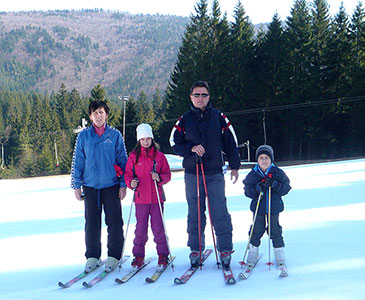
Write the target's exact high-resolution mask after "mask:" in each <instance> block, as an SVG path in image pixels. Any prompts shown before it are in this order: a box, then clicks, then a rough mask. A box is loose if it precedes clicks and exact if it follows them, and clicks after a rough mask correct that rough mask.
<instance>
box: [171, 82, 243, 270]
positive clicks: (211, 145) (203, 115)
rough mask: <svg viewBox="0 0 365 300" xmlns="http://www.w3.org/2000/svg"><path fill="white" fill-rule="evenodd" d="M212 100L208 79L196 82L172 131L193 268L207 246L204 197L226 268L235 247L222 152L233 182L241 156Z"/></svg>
mask: <svg viewBox="0 0 365 300" xmlns="http://www.w3.org/2000/svg"><path fill="white" fill-rule="evenodd" d="M209 99H210V95H209V86H208V83H207V82H205V81H198V82H196V83H194V84H193V86H192V87H191V89H190V100H191V102H192V106H191V109H190V111H188V112H186V113H185V114H183V115H182V116H181V117H180V118H179V120H178V121H177V122H176V124H175V126H174V128H173V129H172V132H171V136H170V144H171V147H172V148H173V149H174V151H175V153H176V154H178V155H181V156H183V158H184V159H183V167H184V169H185V177H184V179H185V192H186V199H187V202H188V207H189V212H188V229H187V231H188V234H189V239H188V246H189V247H190V249H191V253H190V262H191V265H192V266H193V267H197V266H198V265H199V262H200V255H201V250H203V249H204V246H205V244H204V242H205V240H204V229H205V225H206V217H205V209H206V206H205V197H206V196H207V198H208V200H209V205H210V213H211V218H212V224H213V227H214V230H215V234H216V236H217V248H218V251H220V258H221V262H222V264H223V265H224V266H225V267H229V264H230V260H231V253H232V248H233V245H232V222H231V216H230V214H229V213H228V209H227V203H226V197H225V183H224V175H223V166H224V159H223V153H224V154H225V155H226V157H227V159H228V163H229V167H230V168H231V179H233V180H234V183H235V182H236V181H237V179H238V169H239V167H240V158H239V154H238V148H237V138H236V135H235V132H234V130H233V127H232V125H231V123H230V122H229V120H228V119H227V117H226V116H225V115H224V114H223V113H221V112H220V111H219V110H217V109H215V108H213V106H212V105H211V104H210V102H209ZM200 162H202V165H203V168H204V173H205V179H206V185H207V192H208V195H206V194H205V189H204V185H203V179H202V176H201V175H202V170H201V168H199V172H200V174H201V175H200V176H199V191H200V196H199V199H200V206H199V207H200V219H201V226H200V236H201V240H200V241H199V228H198V227H199V226H198V225H199V224H198V223H199V222H198V205H197V204H198V203H197V202H198V196H197V168H198V166H199V165H200Z"/></svg>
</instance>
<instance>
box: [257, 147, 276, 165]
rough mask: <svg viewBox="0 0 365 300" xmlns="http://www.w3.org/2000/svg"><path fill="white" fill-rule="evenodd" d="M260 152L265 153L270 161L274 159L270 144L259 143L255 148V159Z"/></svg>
mask: <svg viewBox="0 0 365 300" xmlns="http://www.w3.org/2000/svg"><path fill="white" fill-rule="evenodd" d="M261 154H266V155H267V156H269V157H270V159H271V162H273V161H274V150H273V148H272V147H271V146H269V145H261V146H260V147H258V148H257V150H256V160H257V159H258V158H259V156H260V155H261Z"/></svg>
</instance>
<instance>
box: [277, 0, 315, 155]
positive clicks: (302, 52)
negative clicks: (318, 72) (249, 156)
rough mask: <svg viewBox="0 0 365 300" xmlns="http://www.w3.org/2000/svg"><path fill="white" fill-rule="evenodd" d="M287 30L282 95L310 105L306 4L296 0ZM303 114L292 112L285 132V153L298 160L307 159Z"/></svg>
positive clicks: (302, 0)
mask: <svg viewBox="0 0 365 300" xmlns="http://www.w3.org/2000/svg"><path fill="white" fill-rule="evenodd" d="M286 23H287V27H286V29H285V31H284V36H285V38H286V47H287V49H288V57H287V61H286V63H285V72H286V74H287V80H286V83H285V85H284V84H283V89H284V92H285V94H286V96H287V98H288V102H290V103H303V102H309V101H310V98H308V95H310V90H311V87H310V73H309V69H310V59H309V57H310V53H311V48H310V47H311V46H310V45H311V44H310V42H311V24H310V15H309V9H308V6H307V3H306V1H305V0H296V1H295V2H294V6H293V8H292V9H291V14H290V16H289V17H288V18H287V21H286ZM303 113H304V111H301V113H300V114H299V112H296V111H293V112H292V114H291V119H290V123H289V124H288V128H291V132H292V133H294V134H290V135H289V136H288V138H289V141H287V143H286V145H287V151H286V153H288V156H289V157H293V156H294V153H296V154H297V155H296V156H297V157H298V158H299V159H302V158H304V157H305V155H306V151H305V144H306V140H307V139H309V142H310V137H309V136H308V135H307V132H306V130H307V126H308V123H309V122H307V119H306V118H305V117H304V116H303Z"/></svg>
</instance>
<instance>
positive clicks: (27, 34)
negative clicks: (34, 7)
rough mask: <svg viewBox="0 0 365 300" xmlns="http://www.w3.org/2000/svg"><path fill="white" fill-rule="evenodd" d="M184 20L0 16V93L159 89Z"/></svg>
mask: <svg viewBox="0 0 365 300" xmlns="http://www.w3.org/2000/svg"><path fill="white" fill-rule="evenodd" d="M188 21H189V19H188V18H184V17H178V16H164V15H132V14H129V13H122V12H111V11H103V10H82V11H48V12H11V13H1V14H0V88H1V89H11V90H29V89H35V90H38V91H41V92H44V91H48V92H51V91H57V90H58V89H59V88H60V85H61V84H62V83H64V84H65V85H66V87H67V88H68V89H70V90H71V89H73V88H75V89H77V90H78V91H79V92H81V93H83V94H86V95H88V94H89V91H90V90H91V88H92V87H93V86H95V85H96V84H98V83H100V84H101V85H103V86H104V87H105V88H106V90H107V91H108V93H109V94H110V95H114V96H115V95H116V94H123V95H125V94H127V95H132V96H134V95H136V94H137V93H138V92H139V91H140V90H144V91H145V92H146V93H147V94H151V93H153V92H154V91H155V89H156V88H159V89H164V88H165V86H166V84H167V80H168V78H169V76H170V73H171V70H172V68H173V65H174V63H175V60H176V54H177V52H178V49H179V47H180V43H181V37H182V35H183V33H184V29H185V25H186V24H187V22H188Z"/></svg>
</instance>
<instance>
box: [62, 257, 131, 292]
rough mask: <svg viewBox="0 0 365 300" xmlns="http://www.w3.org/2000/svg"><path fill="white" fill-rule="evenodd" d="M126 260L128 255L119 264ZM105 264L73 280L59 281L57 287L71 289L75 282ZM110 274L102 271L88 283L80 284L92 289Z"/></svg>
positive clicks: (103, 262) (102, 263)
mask: <svg viewBox="0 0 365 300" xmlns="http://www.w3.org/2000/svg"><path fill="white" fill-rule="evenodd" d="M128 258H129V255H126V256H124V257H123V259H122V261H121V263H120V264H123V263H124V262H126V261H127V260H128ZM105 262H106V260H104V261H102V262H101V264H100V265H99V266H98V267H97V268H95V269H94V270H93V271H91V272H85V271H83V272H82V273H80V274H79V275H77V276H75V277H74V278H72V279H70V280H69V281H67V282H66V283H63V282H61V281H59V282H58V286H59V287H62V288H69V287H71V286H72V285H74V284H75V283H76V282H78V281H80V280H81V279H83V278H85V277H86V276H88V275H89V274H91V273H93V272H94V271H96V270H98V269H99V268H100V267H101V266H103V265H104V264H105ZM110 273H111V272H107V271H105V270H103V271H101V272H100V273H99V274H97V275H96V276H95V277H94V278H93V279H91V280H90V281H89V282H87V281H84V282H83V283H82V285H83V286H84V287H92V286H94V285H95V284H97V283H98V282H100V281H102V280H103V279H104V278H105V277H107V276H108V275H109V274H110Z"/></svg>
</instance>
